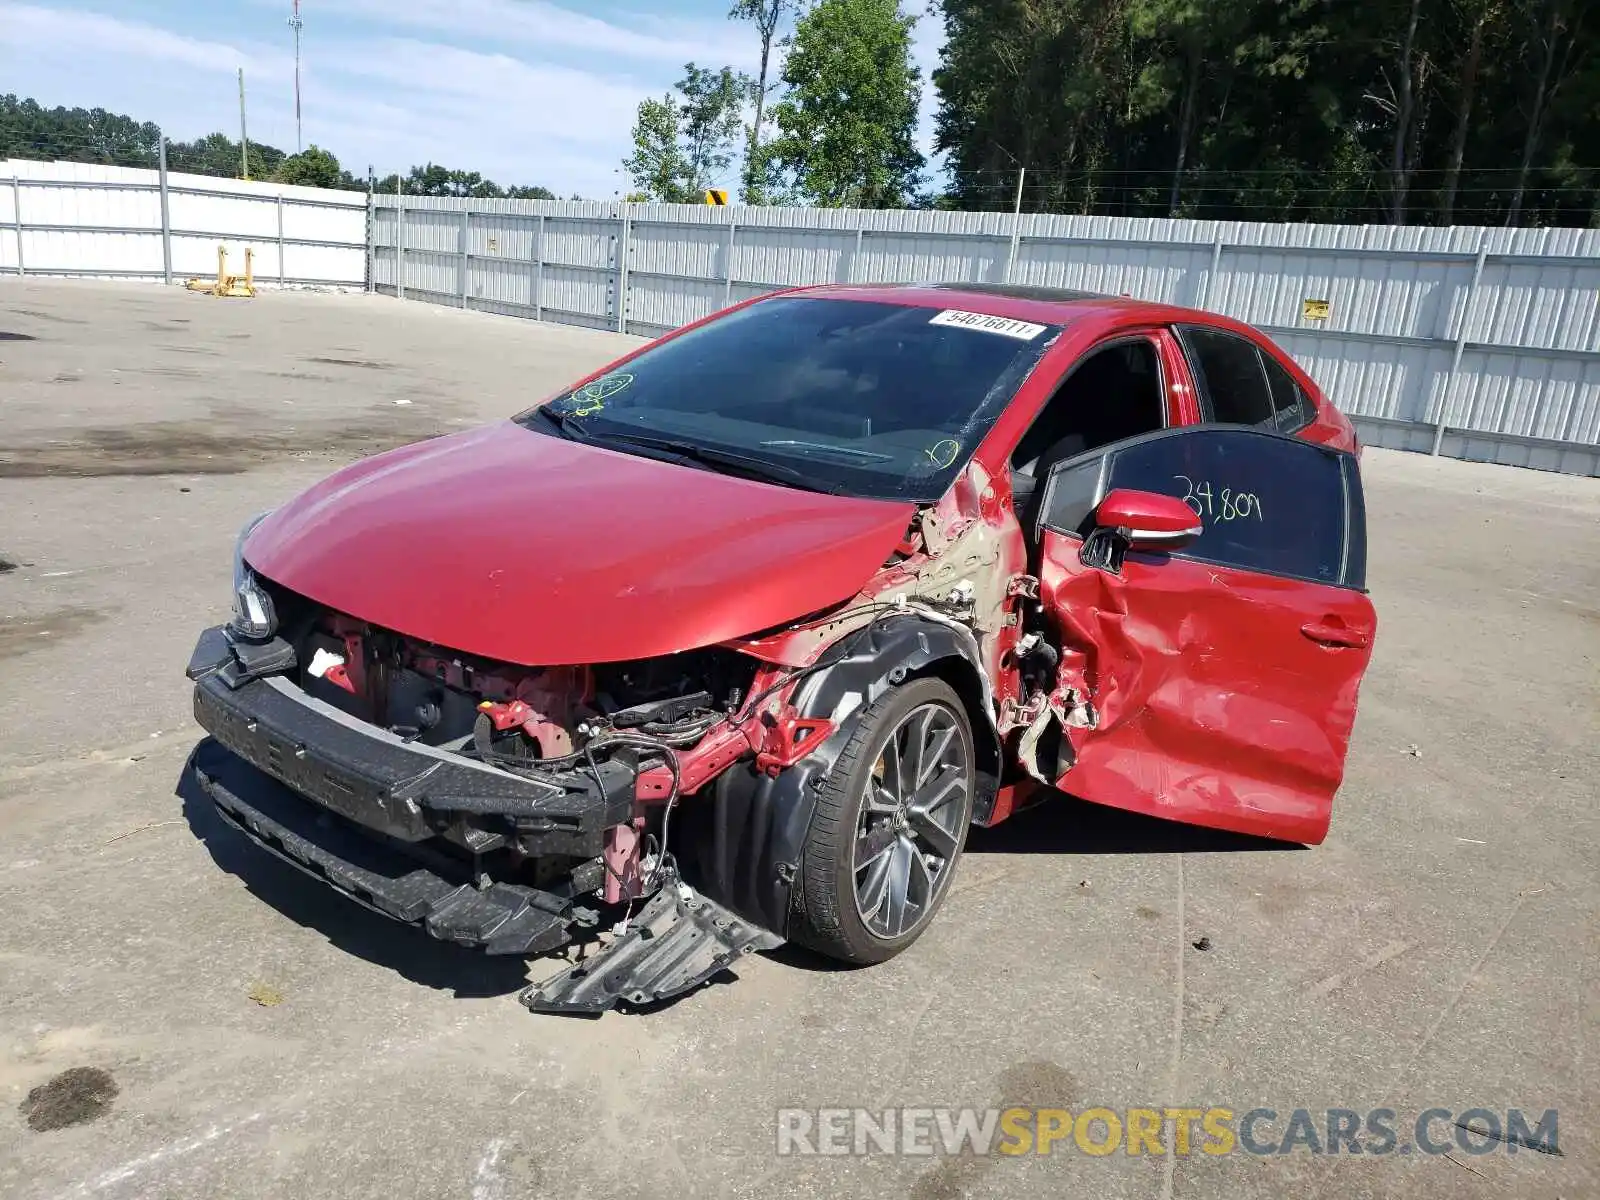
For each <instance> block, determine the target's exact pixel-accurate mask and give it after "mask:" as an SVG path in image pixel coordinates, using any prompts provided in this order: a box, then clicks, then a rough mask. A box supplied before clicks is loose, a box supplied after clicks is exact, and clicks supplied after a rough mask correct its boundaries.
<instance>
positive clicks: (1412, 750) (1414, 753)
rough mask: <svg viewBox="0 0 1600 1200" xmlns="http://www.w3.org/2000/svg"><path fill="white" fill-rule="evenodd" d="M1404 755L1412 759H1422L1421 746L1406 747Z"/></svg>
mask: <svg viewBox="0 0 1600 1200" xmlns="http://www.w3.org/2000/svg"><path fill="white" fill-rule="evenodd" d="M1406 753H1407V754H1409V755H1411V757H1412V758H1421V757H1422V747H1421V746H1416V745H1412V746H1408V747H1406Z"/></svg>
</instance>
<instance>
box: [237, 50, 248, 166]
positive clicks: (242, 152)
mask: <svg viewBox="0 0 1600 1200" xmlns="http://www.w3.org/2000/svg"><path fill="white" fill-rule="evenodd" d="M239 178H241V179H243V180H244V181H245V182H246V183H248V182H249V181H250V135H249V134H248V133H246V132H245V127H244V68H243V67H240V68H239Z"/></svg>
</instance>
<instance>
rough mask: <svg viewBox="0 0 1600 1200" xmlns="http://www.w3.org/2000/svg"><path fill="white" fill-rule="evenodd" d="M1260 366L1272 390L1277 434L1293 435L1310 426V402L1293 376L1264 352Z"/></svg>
mask: <svg viewBox="0 0 1600 1200" xmlns="http://www.w3.org/2000/svg"><path fill="white" fill-rule="evenodd" d="M1261 365H1262V367H1263V368H1265V370H1266V372H1267V384H1268V385H1269V387H1270V388H1271V390H1272V409H1273V413H1274V414H1275V417H1276V420H1277V426H1278V432H1279V433H1293V432H1294V431H1295V430H1297V429H1304V428H1305V427H1306V426H1307V425H1309V424H1311V401H1310V400H1309V399H1308V398H1307V396H1306V394H1305V392H1303V391H1301V389H1300V385H1299V384H1298V383H1296V382H1295V381H1294V376H1292V375H1290V374H1289V372H1287V371H1285V370H1284V369H1283V365H1282V364H1281V363H1279V362H1278V360H1277V359H1275V358H1273V357H1272V355H1270V354H1268V353H1267V352H1266V351H1262V352H1261Z"/></svg>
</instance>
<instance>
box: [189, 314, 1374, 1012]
mask: <svg viewBox="0 0 1600 1200" xmlns="http://www.w3.org/2000/svg"><path fill="white" fill-rule="evenodd" d="M1357 453H1358V446H1357V443H1356V439H1355V435H1354V433H1353V431H1352V429H1351V426H1350V424H1349V422H1348V421H1347V420H1346V419H1345V418H1344V417H1343V416H1342V415H1340V413H1339V412H1338V411H1337V410H1336V409H1334V408H1333V406H1332V405H1331V404H1329V403H1328V402H1327V401H1326V400H1325V399H1324V398H1323V396H1322V395H1321V393H1320V392H1319V390H1318V389H1317V386H1316V385H1315V384H1314V383H1313V382H1312V381H1311V380H1310V379H1309V378H1307V377H1306V375H1305V374H1304V373H1303V372H1302V371H1300V369H1299V368H1298V367H1296V366H1295V364H1294V363H1293V362H1292V361H1291V360H1290V359H1289V358H1288V357H1287V356H1285V355H1284V354H1283V353H1282V352H1281V351H1280V350H1278V349H1277V348H1276V347H1275V346H1273V345H1272V343H1271V342H1269V341H1268V340H1267V339H1265V338H1264V337H1262V336H1261V335H1260V334H1259V333H1256V332H1255V331H1253V330H1251V329H1249V328H1248V327H1246V326H1243V325H1240V324H1239V323H1237V322H1235V321H1231V320H1228V319H1226V318H1223V317H1219V316H1214V315H1211V314H1207V313H1202V312H1195V311H1192V310H1187V309H1180V308H1173V307H1168V306H1164V305H1157V304H1148V303H1142V302H1139V301H1134V300H1127V299H1115V298H1108V297H1103V296H1095V295H1087V294H1081V293H1072V292H1061V291H1048V290H1040V289H1029V288H1021V287H998V286H986V285H981V284H974V285H960V286H948V287H941V286H930V285H910V286H871V287H817V288H809V289H803V290H798V291H790V292H784V293H780V294H777V295H774V296H770V297H765V298H763V299H761V300H759V301H756V302H753V303H749V304H745V305H742V306H739V307H736V308H733V309H730V310H728V311H725V312H722V313H719V314H717V315H715V316H713V317H711V318H709V319H707V320H705V321H701V322H699V323H697V324H695V325H691V326H689V327H687V328H685V329H682V330H679V331H678V332H676V333H674V334H672V335H670V336H668V337H664V338H662V339H660V340H658V341H655V342H652V343H650V344H648V345H646V346H643V347H641V348H640V349H639V350H637V351H635V352H634V353H633V354H630V355H629V356H627V357H626V358H623V359H621V360H619V361H617V362H615V363H613V364H612V365H611V366H609V367H606V368H605V369H604V370H602V371H600V372H598V373H596V374H595V375H593V376H592V377H590V378H589V379H587V380H584V381H583V382H581V383H580V384H578V385H577V386H576V387H574V388H571V389H569V390H566V391H564V392H562V393H561V394H559V395H557V396H556V397H554V398H553V399H551V400H549V401H548V402H546V403H545V404H543V405H541V406H539V407H537V408H534V409H531V410H530V411H528V412H526V413H524V414H522V415H521V416H519V417H517V418H516V419H515V420H512V421H506V422H503V423H500V424H496V425H491V426H488V427H486V428H482V429H477V430H473V431H470V432H466V433H461V434H457V435H454V436H451V437H444V438H439V439H436V440H433V441H426V442H421V443H418V444H415V445H411V446H406V447H403V448H401V449H398V450H393V451H390V452H389V453H386V454H380V455H377V456H375V457H372V458H368V459H365V460H362V461H360V462H357V463H355V464H354V465H352V466H349V467H346V468H345V469H343V470H342V471H339V472H338V473H336V474H335V475H333V476H332V477H330V478H329V479H327V480H325V481H324V482H322V483H320V484H318V485H317V486H315V487H313V488H312V489H311V490H310V491H308V492H306V493H305V494H304V495H301V496H299V497H297V498H295V499H293V500H291V501H289V502H288V503H286V504H284V505H283V506H282V507H281V508H279V509H277V510H276V511H274V512H272V513H270V514H268V515H266V516H264V517H260V518H257V519H256V520H255V521H253V522H252V523H251V524H250V525H249V526H247V527H246V529H245V530H244V532H243V533H242V534H241V536H240V539H239V545H238V552H237V554H236V556H235V557H236V561H235V589H234V590H235V595H234V607H233V616H232V619H231V620H230V621H229V622H228V624H227V625H225V626H219V627H217V628H215V629H209V630H207V631H205V633H204V634H203V635H202V636H201V639H200V642H199V645H198V646H197V647H196V649H195V653H194V657H193V660H192V662H191V663H190V666H189V675H190V677H191V678H192V679H193V680H194V681H195V693H194V708H195V715H196V717H197V718H198V719H199V721H200V723H201V724H202V725H203V726H204V727H205V728H206V729H207V730H208V731H209V732H210V733H211V735H212V737H211V739H208V741H207V742H205V743H202V745H201V747H200V748H199V749H198V750H197V751H196V754H195V757H194V760H193V770H194V772H195V775H196V778H197V780H198V782H199V783H200V785H201V786H202V787H203V788H204V789H205V791H206V792H207V793H209V795H210V796H211V797H212V798H213V800H214V801H215V802H216V804H217V806H218V808H219V810H220V811H221V812H222V814H223V815H224V816H225V817H226V818H227V819H228V820H229V821H231V822H232V823H233V824H234V825H236V826H237V827H238V828H239V829H241V830H243V831H244V832H245V833H246V834H248V835H249V836H250V837H251V838H253V839H254V840H255V841H257V842H258V843H260V844H261V845H262V846H264V847H266V848H267V849H269V850H271V851H273V852H275V853H277V854H279V855H280V856H282V857H284V858H286V859H288V860H289V861H290V862H292V863H294V864H296V865H298V866H300V867H302V868H304V869H305V870H306V871H308V872H310V873H312V874H314V875H316V876H318V877H320V878H321V879H323V880H325V881H326V882H328V883H330V884H332V885H333V886H334V887H335V888H337V889H338V890H340V891H341V892H344V893H346V894H347V895H349V896H352V897H354V898H355V899H357V900H359V901H361V902H362V903H364V904H367V905H369V906H370V907H372V908H375V909H377V910H379V911H380V912H383V913H385V914H387V915H389V916H391V917H395V918H397V919H399V920H402V921H407V922H411V923H414V924H418V925H421V926H423V927H424V928H426V929H427V931H428V932H429V933H431V934H433V935H435V936H437V937H440V938H445V939H449V940H451V941H455V942H459V943H465V944H470V945H476V946H481V947H483V948H484V949H486V950H487V951H488V952H490V953H501V954H535V953H540V952H545V951H549V950H552V949H555V948H557V947H559V946H562V945H564V944H566V943H569V942H573V941H576V942H582V943H592V942H596V941H603V942H604V943H605V945H604V948H603V949H601V950H598V951H597V952H595V953H594V954H591V955H590V956H589V957H587V958H585V959H583V960H581V961H579V962H577V963H576V965H572V966H570V967H569V968H568V969H566V970H564V971H562V972H561V973H560V974H558V975H557V976H556V977H554V978H553V979H551V980H548V981H547V982H545V983H544V984H542V985H538V986H535V987H531V988H529V989H528V991H527V992H525V993H524V994H523V997H522V998H523V1001H524V1003H526V1004H527V1005H528V1006H529V1007H530V1008H534V1009H536V1010H544V1011H568V1012H598V1011H601V1010H603V1009H606V1008H609V1007H611V1006H612V1005H614V1004H615V1003H617V1002H618V1001H619V1000H622V1001H626V1002H629V1003H632V1004H642V1003H647V1002H650V1001H655V1000H659V999H662V998H664V997H667V996H671V995H674V994H676V993H678V992H681V991H684V990H686V989H688V988H690V987H693V986H695V985H696V984H698V983H701V982H703V981H705V980H706V979H709V978H710V977H711V976H713V975H715V974H717V973H718V972H719V971H721V970H722V969H723V968H725V967H726V966H727V965H728V964H729V963H730V962H732V961H733V960H734V959H735V958H736V957H738V956H739V955H740V954H743V953H746V952H748V951H751V950H754V949H761V948H767V947H772V946H775V945H777V944H778V943H779V942H781V941H782V940H784V939H793V940H795V941H798V942H801V943H804V944H805V945H807V946H810V947H813V948H815V949H816V950H819V951H821V952H823V953H824V954H828V955H832V956H834V957H837V958H839V959H843V960H846V961H850V962H857V963H862V962H876V961H881V960H883V959H887V958H889V957H890V956H892V955H894V954H896V953H898V952H899V951H901V950H903V949H904V948H905V947H906V946H908V945H910V943H911V942H913V941H914V940H916V938H917V937H918V936H920V935H921V933H922V932H923V930H925V929H926V928H927V926H928V923H929V921H930V920H931V919H932V917H933V914H934V913H935V912H936V911H937V909H938V907H939V904H940V901H941V900H942V899H943V897H944V896H945V894H946V893H947V892H948V890H949V886H950V880H951V877H952V875H953V874H954V872H955V870H956V865H957V862H958V860H959V858H960V855H961V850H962V845H963V842H964V840H965V834H966V830H967V828H968V826H970V825H974V824H976V825H984V826H987V825H994V824H996V823H998V822H1000V821H1003V820H1005V819H1006V818H1007V817H1008V816H1010V815H1011V814H1012V813H1013V812H1015V811H1016V810H1017V809H1018V807H1019V806H1020V805H1021V804H1023V803H1025V802H1029V801H1032V800H1037V799H1046V798H1048V797H1049V796H1050V795H1051V792H1050V791H1049V790H1048V789H1052V788H1059V789H1061V790H1063V791H1067V792H1070V793H1072V794H1073V795H1075V796H1078V797H1081V798H1083V799H1085V800H1089V801H1093V802H1095V803H1098V804H1105V805H1111V806H1113V807H1116V808H1122V809H1129V810H1132V811H1134V812H1138V813H1145V814H1149V815H1153V816H1158V817H1167V818H1171V819H1173V820H1177V821H1184V822H1191V823H1194V824H1197V825H1204V826H1210V827H1213V828H1217V829H1225V830H1234V831H1238V832H1241V833H1247V834H1258V835H1264V836H1266V837H1271V838H1279V839H1287V840H1292V841H1297V842H1308V843H1315V842H1320V841H1321V840H1322V838H1323V837H1324V835H1325V834H1326V832H1327V829H1328V820H1329V811H1330V808H1331V805H1332V801H1333V795H1334V792H1335V791H1336V790H1337V789H1338V787H1339V783H1340V779H1341V777H1342V774H1343V770H1344V760H1345V752H1346V747H1347V745H1348V741H1349V737H1350V730H1351V725H1352V722H1353V721H1354V718H1355V710H1356V693H1357V689H1358V687H1359V685H1360V681H1361V677H1362V673H1363V671H1364V670H1365V668H1366V665H1367V661H1368V657H1369V655H1370V648H1371V644H1372V638H1373V633H1374V628H1375V620H1376V618H1375V615H1374V612H1373V608H1372V605H1371V603H1370V602H1369V600H1368V598H1367V594H1366V590H1365V557H1366V546H1365V528H1366V523H1365V515H1364V510H1363V507H1362V492H1361V476H1360V472H1359V471H1358V469H1357ZM608 929H609V930H610V933H611V936H610V937H609V938H599V937H598V936H597V935H599V934H601V933H604V932H605V931H607V930H608Z"/></svg>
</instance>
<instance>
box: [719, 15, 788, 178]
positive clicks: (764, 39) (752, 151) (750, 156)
mask: <svg viewBox="0 0 1600 1200" xmlns="http://www.w3.org/2000/svg"><path fill="white" fill-rule="evenodd" d="M798 5H799V0H735V3H734V6H733V8H731V9H730V10H729V11H728V16H729V17H730V18H732V19H733V20H735V21H749V22H750V23H751V24H753V25H754V26H755V27H756V33H757V34H758V35H759V36H760V38H761V67H760V69H759V71H758V72H757V74H756V79H755V83H754V85H753V87H752V89H751V94H752V96H753V98H754V100H755V115H754V116H753V117H752V118H751V120H750V127H749V136H748V137H747V138H746V140H745V152H744V160H745V168H744V181H743V195H742V197H741V199H743V201H744V202H745V203H746V204H764V203H766V200H765V196H766V178H765V177H766V155H765V154H764V153H763V147H762V145H761V126H762V124H763V122H764V119H765V115H766V107H767V97H768V95H770V94H771V90H772V89H771V87H770V85H769V84H768V83H767V71H768V68H769V66H770V61H771V58H772V46H773V42H774V40H775V39H776V38H777V36H778V25H779V23H780V22H781V21H782V20H783V18H784V16H785V15H786V14H787V13H792V12H794V11H796V9H797V8H798Z"/></svg>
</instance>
